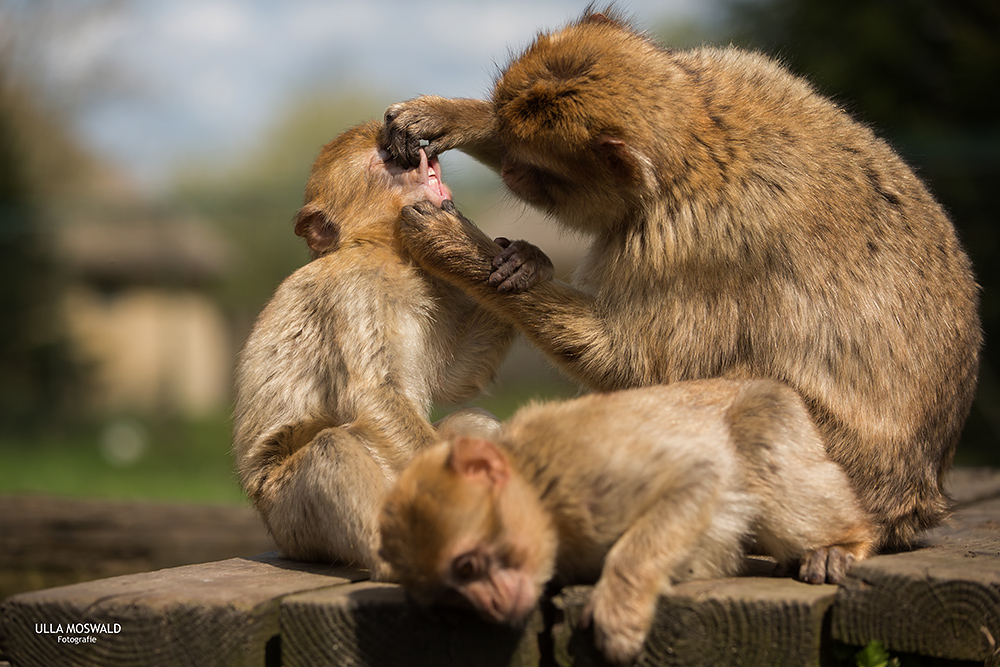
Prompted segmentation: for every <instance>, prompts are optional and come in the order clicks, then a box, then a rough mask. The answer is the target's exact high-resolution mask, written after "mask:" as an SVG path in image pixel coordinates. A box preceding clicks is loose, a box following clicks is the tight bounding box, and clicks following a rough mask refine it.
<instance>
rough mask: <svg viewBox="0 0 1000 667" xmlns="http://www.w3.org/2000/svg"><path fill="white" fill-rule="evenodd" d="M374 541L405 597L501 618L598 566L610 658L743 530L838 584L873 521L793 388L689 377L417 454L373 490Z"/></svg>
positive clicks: (733, 546) (595, 611)
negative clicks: (382, 499)
mask: <svg viewBox="0 0 1000 667" xmlns="http://www.w3.org/2000/svg"><path fill="white" fill-rule="evenodd" d="M381 533H382V554H383V555H384V557H385V559H386V561H387V562H388V563H389V564H390V566H392V568H393V569H394V571H395V574H396V575H397V576H398V578H399V580H400V581H401V583H402V584H403V586H404V587H405V588H406V589H407V590H409V591H410V592H412V593H413V594H414V597H416V598H417V599H419V600H424V601H434V600H437V599H441V598H442V597H444V596H447V594H448V593H449V592H457V593H459V594H460V595H461V596H462V597H464V598H465V599H466V600H467V601H468V602H469V603H470V604H471V605H472V606H473V607H474V608H475V609H476V610H477V611H478V612H479V613H480V614H482V615H483V616H485V617H486V618H488V619H491V620H494V621H498V622H517V621H518V620H520V619H522V618H524V617H525V616H527V615H528V613H529V612H531V610H533V609H534V608H535V605H536V603H537V601H538V598H539V596H540V595H541V592H542V590H543V588H544V586H545V583H546V582H547V581H548V580H549V579H550V578H551V577H552V576H553V575H555V577H556V580H557V581H559V582H561V583H574V582H585V583H592V582H594V581H597V580H598V578H599V581H597V586H596V587H595V588H594V591H593V593H592V596H591V599H590V601H589V603H588V606H587V609H588V611H587V615H589V616H590V617H592V620H593V626H594V631H595V637H596V640H597V644H598V647H599V648H600V649H601V650H602V651H603V652H604V653H605V655H606V656H607V657H608V658H610V659H612V660H613V661H616V662H620V661H624V660H628V659H631V658H633V657H635V655H636V654H637V653H638V652H639V649H640V647H641V646H642V643H643V640H644V638H645V636H646V634H647V632H648V631H649V628H650V626H651V624H652V622H653V616H654V613H655V610H656V601H657V598H658V597H659V595H660V594H661V593H662V592H664V590H665V589H666V588H668V587H669V585H670V584H671V583H673V582H678V581H682V580H685V579H692V578H704V577H718V576H727V575H732V574H734V573H735V572H737V571H738V569H739V565H740V563H741V561H742V559H741V555H742V553H743V544H744V540H745V539H746V538H747V537H748V536H749V535H750V534H751V533H752V534H753V536H754V537H755V538H756V540H757V542H758V546H759V548H761V549H762V550H763V551H764V552H765V553H768V554H771V555H773V556H774V557H775V558H777V559H778V560H779V561H780V562H783V563H790V562H794V561H797V560H799V559H801V560H802V565H801V570H800V577H801V578H802V579H805V580H807V581H811V582H813V583H822V582H823V581H824V580H827V581H831V582H836V581H838V580H839V579H840V578H841V577H842V576H843V575H844V570H845V568H846V566H847V565H849V564H850V562H851V561H852V560H854V559H860V558H864V557H865V556H866V555H868V553H869V552H870V550H871V548H872V538H873V534H874V531H873V530H872V529H871V525H870V523H869V521H868V518H867V517H866V516H865V513H864V512H863V511H862V510H861V509H860V507H859V505H858V499H857V498H856V496H855V495H854V492H853V490H852V489H851V485H850V483H849V482H848V479H847V476H846V475H845V474H844V471H843V470H841V469H840V467H838V466H837V465H836V464H835V463H833V462H832V461H830V459H829V458H828V457H827V455H826V453H825V452H824V451H823V442H822V439H821V437H820V435H819V433H818V432H817V430H816V426H815V425H814V424H813V422H812V420H811V418H810V416H809V413H808V411H807V410H806V407H805V405H803V403H802V399H801V398H800V397H799V396H798V395H797V394H796V393H795V392H794V391H793V390H792V389H790V388H789V387H787V386H785V385H782V384H780V383H778V382H774V381H771V380H756V381H747V382H733V381H727V380H700V381H692V382H678V383H674V384H672V385H669V386H660V387H647V388H643V389H633V390H630V391H623V392H614V393H610V394H592V395H590V396H585V397H583V398H579V399H576V400H574V401H569V402H565V403H550V404H543V405H535V406H531V407H528V408H524V409H522V410H520V411H518V412H517V414H515V415H514V417H512V418H511V419H510V421H508V422H506V423H504V425H503V427H502V429H501V430H500V432H499V433H498V434H497V435H495V436H491V437H486V438H482V437H458V438H452V439H450V440H446V441H445V442H443V443H442V444H440V445H436V446H434V447H432V448H430V449H427V450H425V451H423V452H421V453H419V454H417V455H416V456H415V457H414V458H413V461H412V462H411V463H410V465H409V466H408V467H407V468H406V469H405V470H404V471H403V473H402V474H401V475H400V477H399V481H398V483H397V485H396V487H395V488H394V489H393V490H392V491H390V492H389V495H388V496H387V497H386V504H385V507H384V509H383V511H382V517H381Z"/></svg>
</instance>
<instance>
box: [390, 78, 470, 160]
mask: <svg viewBox="0 0 1000 667" xmlns="http://www.w3.org/2000/svg"><path fill="white" fill-rule="evenodd" d="M447 102H448V100H447V99H445V98H443V97H438V96H436V95H424V96H422V97H417V98H415V99H412V100H407V101H406V102H398V103H396V104H393V105H392V106H390V107H389V108H388V109H386V111H385V127H384V129H383V134H382V140H381V141H380V143H381V144H382V147H383V148H385V149H386V150H387V151H389V152H390V153H391V154H392V156H393V158H394V159H395V161H396V163H397V164H399V165H400V166H402V167H416V166H417V165H419V164H420V149H421V148H423V149H424V152H425V153H427V158H428V159H430V158H432V157H434V156H435V155H437V154H438V153H440V152H442V151H444V150H447V149H448V148H452V146H449V145H447V144H446V143H445V135H446V133H447V129H448V127H447V123H444V122H443V121H444V120H445V119H444V118H443V117H442V114H440V113H436V109H437V108H438V107H439V106H441V105H442V104H443V103H447ZM421 143H423V144H424V145H421Z"/></svg>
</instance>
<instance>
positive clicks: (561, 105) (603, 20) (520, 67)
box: [491, 12, 669, 231]
mask: <svg viewBox="0 0 1000 667" xmlns="http://www.w3.org/2000/svg"><path fill="white" fill-rule="evenodd" d="M609 16H611V18H609ZM655 49H656V47H655V46H654V45H653V44H652V43H651V42H649V41H648V40H646V39H645V38H643V37H640V36H639V35H637V34H636V33H635V32H634V31H632V30H630V29H629V28H628V27H627V26H626V25H625V24H624V23H623V22H621V20H620V19H619V18H617V17H616V16H615V15H614V14H613V13H612V14H609V15H606V14H600V13H590V12H588V13H587V14H586V15H584V17H583V18H582V19H581V20H580V21H578V22H576V23H574V24H571V25H570V26H568V27H566V28H564V29H562V30H560V31H558V32H555V33H547V34H546V33H543V34H541V35H539V36H538V38H537V39H536V40H535V42H534V43H533V44H531V46H529V47H528V48H527V50H526V51H525V52H524V53H523V54H521V55H520V56H519V57H518V58H516V59H515V60H513V61H512V62H511V63H510V65H509V66H508V67H507V68H506V69H505V70H504V71H503V72H502V73H501V75H500V77H499V78H498V80H497V81H496V84H495V86H494V90H493V94H492V97H491V102H492V104H493V109H494V119H495V123H496V132H497V135H498V136H499V138H500V140H501V142H502V144H503V147H504V152H503V154H502V157H501V165H500V166H501V169H500V175H501V177H502V178H503V180H504V183H505V184H506V185H507V187H508V188H510V190H511V191H512V192H513V193H514V194H515V195H517V196H518V197H520V198H521V199H523V200H525V201H527V202H528V203H529V204H532V205H534V206H537V207H539V208H541V209H542V210H544V211H546V212H548V213H550V214H551V215H553V216H555V217H557V218H559V219H560V220H561V221H563V222H564V223H566V224H569V225H572V226H575V227H579V228H582V229H583V230H584V231H594V230H598V229H602V228H606V227H607V226H608V224H609V221H614V220H621V219H623V218H625V217H627V216H629V215H630V214H632V213H633V212H634V211H635V210H637V209H639V208H641V206H642V205H643V203H644V202H646V201H648V200H650V199H651V198H652V197H654V196H655V195H656V193H657V191H658V176H657V173H658V172H657V169H656V168H655V167H654V163H653V161H652V160H651V156H650V150H649V149H650V147H651V146H652V144H653V141H654V139H653V138H654V132H653V128H652V126H651V125H650V118H649V116H650V115H653V114H656V115H659V116H661V117H662V115H663V114H664V113H667V114H669V110H667V111H664V110H661V109H659V108H657V109H651V108H650V103H649V101H648V100H644V99H643V98H644V97H647V98H648V97H650V96H651V95H652V93H651V92H650V91H645V90H639V89H637V88H636V86H635V85H633V84H632V83H630V82H635V81H643V85H644V86H645V85H648V83H647V82H648V81H651V80H655V79H653V78H652V77H650V76H649V75H648V73H647V72H642V71H631V70H633V69H635V63H636V62H639V63H642V61H643V58H642V55H643V54H644V53H645V52H650V54H652V52H654V51H655ZM637 55H638V56H639V57H638V58H637V57H636V56H637ZM650 60H651V61H652V59H650ZM639 69H640V70H641V69H642V68H641V67H640V68H639ZM640 88H641V87H640Z"/></svg>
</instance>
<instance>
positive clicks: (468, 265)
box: [399, 200, 498, 287]
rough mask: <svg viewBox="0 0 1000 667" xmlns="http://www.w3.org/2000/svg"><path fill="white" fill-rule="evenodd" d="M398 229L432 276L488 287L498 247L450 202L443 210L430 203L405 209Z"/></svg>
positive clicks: (460, 285) (458, 282)
mask: <svg viewBox="0 0 1000 667" xmlns="http://www.w3.org/2000/svg"><path fill="white" fill-rule="evenodd" d="M399 230H400V235H401V236H402V240H403V244H404V245H405V246H406V249H407V251H408V252H409V254H410V256H411V257H413V259H415V260H416V261H417V263H419V264H420V266H421V267H422V268H423V269H424V270H425V271H427V272H428V273H430V274H431V275H434V276H437V277H438V278H443V279H444V280H447V281H448V282H451V283H455V284H457V285H458V286H459V287H464V286H466V285H468V286H472V285H475V286H480V285H486V283H487V281H488V280H489V277H490V274H491V273H492V272H493V258H494V257H495V256H496V255H497V253H498V246H497V244H496V243H494V242H493V241H492V240H490V238H489V237H488V236H486V235H485V234H483V232H482V231H481V230H480V229H479V228H478V227H476V226H475V225H474V224H473V223H472V222H471V221H470V220H468V219H467V218H466V217H465V216H463V215H462V214H461V213H459V212H458V210H457V209H456V208H455V204H454V203H453V202H452V201H451V200H445V202H444V203H443V204H442V205H441V208H438V207H437V206H435V205H434V204H433V203H432V202H429V201H422V202H417V203H416V204H414V205H412V206H406V207H405V208H403V210H402V213H401V215H400V222H399Z"/></svg>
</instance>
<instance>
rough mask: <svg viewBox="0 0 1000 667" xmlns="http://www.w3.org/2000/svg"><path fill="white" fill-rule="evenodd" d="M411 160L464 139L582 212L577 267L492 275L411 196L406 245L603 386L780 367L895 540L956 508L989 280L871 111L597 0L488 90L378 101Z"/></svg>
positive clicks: (568, 222)
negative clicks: (952, 494) (677, 40)
mask: <svg viewBox="0 0 1000 667" xmlns="http://www.w3.org/2000/svg"><path fill="white" fill-rule="evenodd" d="M385 118H386V123H387V137H386V138H387V143H386V145H387V147H388V148H389V150H390V151H391V152H392V153H393V154H394V155H396V157H397V159H398V160H399V161H400V162H402V163H409V162H412V161H413V160H415V159H416V157H417V153H416V146H417V144H418V142H419V140H421V139H424V140H426V141H427V143H428V146H427V151H428V154H437V153H439V152H441V151H444V150H448V149H452V148H458V149H460V150H463V151H465V152H467V153H469V154H470V155H472V156H473V157H475V158H476V159H478V160H480V161H482V162H483V163H485V164H487V165H488V166H490V167H492V168H494V169H495V170H496V171H498V172H499V173H500V175H501V177H502V179H503V181H504V183H505V184H506V185H507V187H508V188H509V189H510V190H511V191H512V192H513V193H514V194H515V195H516V196H518V197H520V198H521V199H523V200H524V201H526V202H528V203H530V204H532V205H534V206H537V207H539V208H540V209H542V210H544V211H546V212H548V213H549V214H550V215H552V216H553V217H554V218H555V219H556V220H557V221H558V222H559V223H560V224H562V225H565V226H566V227H568V228H572V229H574V230H578V231H580V232H583V233H586V234H587V235H589V236H590V237H591V239H592V244H591V247H590V251H589V253H588V255H587V256H586V257H585V259H584V260H583V261H582V263H581V265H580V266H579V267H578V269H577V272H576V275H575V277H574V285H573V286H569V285H566V284H564V283H561V282H559V281H554V280H552V281H543V282H541V283H539V284H538V285H535V286H534V287H532V288H531V289H530V290H527V291H525V292H523V293H517V294H513V293H502V292H498V291H497V290H496V289H495V288H494V286H493V285H492V284H491V277H492V281H493V282H495V281H496V280H497V279H499V278H502V277H503V275H504V272H505V269H504V267H503V262H502V259H503V258H502V256H501V258H500V260H501V261H499V262H498V265H499V267H498V268H497V269H495V267H494V254H493V253H492V246H491V245H488V244H487V242H488V239H486V240H485V241H484V240H483V238H482V237H480V236H475V235H473V234H472V233H470V232H471V229H470V226H469V225H468V224H467V223H466V222H465V221H463V220H462V219H461V218H460V217H459V216H457V215H455V214H454V213H452V212H449V211H442V210H440V209H438V208H436V207H433V206H428V205H425V204H418V205H416V206H414V207H411V208H409V209H407V210H406V211H405V212H404V215H403V222H402V230H403V234H402V238H403V242H404V244H405V246H406V248H407V249H408V250H409V251H410V253H411V254H412V256H413V257H414V258H415V259H416V260H417V261H418V262H419V263H420V265H421V266H422V267H423V268H424V269H425V270H427V271H428V272H429V273H432V274H433V275H436V276H438V277H441V278H443V279H445V280H447V281H449V282H450V283H451V284H454V285H457V286H458V287H460V288H461V289H462V290H463V291H464V292H466V293H467V294H469V295H471V296H473V297H474V298H475V299H476V300H477V301H478V302H479V303H480V304H481V305H483V306H484V307H486V308H487V309H489V310H490V311H491V312H493V313H495V314H496V315H498V316H501V317H504V318H506V319H508V320H509V321H511V322H513V323H514V324H515V325H516V326H517V328H518V329H519V330H521V331H522V332H523V333H524V334H525V335H526V337H527V338H528V339H529V340H530V341H531V342H532V343H534V344H535V345H536V346H537V347H539V348H540V349H541V350H542V351H544V352H545V353H546V355H547V356H548V357H549V358H550V359H552V360H553V361H554V362H555V363H556V364H557V365H558V366H559V367H561V368H562V369H563V370H564V371H566V372H567V373H568V374H569V375H571V376H572V377H573V378H575V379H577V380H578V381H579V382H580V383H581V384H583V385H584V386H585V387H587V388H589V389H591V390H597V391H609V390H615V389H623V388H630V387H639V386H647V385H652V384H659V383H669V382H677V381H681V380H692V379H700V378H718V377H721V378H730V379H751V378H773V379H775V380H778V381H781V382H784V383H786V384H788V385H789V386H791V387H792V388H793V389H795V390H796V391H797V392H798V393H799V394H800V395H801V396H802V398H803V399H804V401H805V404H806V405H807V406H808V408H809V411H810V413H811V414H812V417H813V419H814V420H815V422H816V425H817V426H818V428H819V430H820V432H821V433H822V435H823V439H824V442H825V444H826V448H827V452H828V453H829V456H830V457H831V458H832V459H833V460H834V461H836V462H837V463H839V464H840V465H841V466H843V467H844V469H845V470H846V471H847V473H848V475H849V477H850V478H851V481H852V483H853V485H854V487H855V489H856V492H857V494H858V496H859V497H860V499H861V502H862V504H863V506H864V507H865V508H866V509H867V510H868V511H869V512H870V513H871V515H872V517H873V519H874V521H875V522H876V525H877V534H878V542H879V544H880V545H881V546H882V547H886V548H902V547H906V546H907V545H909V544H911V543H912V542H913V540H914V538H915V536H916V535H917V533H918V532H919V531H921V530H923V529H925V528H928V527H930V526H934V525H936V524H938V523H939V522H940V521H941V520H942V518H943V517H944V516H945V515H946V512H947V505H948V502H947V498H946V497H945V495H944V493H943V490H942V481H943V478H944V475H945V473H946V471H947V470H948V468H949V466H950V465H951V461H952V458H953V455H954V451H955V447H956V445H957V443H958V439H959V434H960V432H961V429H962V426H963V424H964V421H965V418H966V416H967V414H968V412H969V408H970V405H971V403H972V399H973V396H974V394H975V387H976V379H977V373H978V365H979V350H980V346H981V342H982V334H981V328H980V323H979V316H978V312H977V311H978V287H977V285H976V283H975V279H974V277H973V273H972V268H971V265H970V262H969V260H968V258H967V256H966V254H965V253H964V251H963V250H962V248H961V245H960V243H959V240H958V238H957V235H956V233H955V229H954V228H953V226H952V224H951V222H950V221H949V219H948V217H947V215H946V214H945V212H944V211H943V210H942V208H941V207H940V206H939V205H938V203H937V202H936V201H934V199H933V197H932V196H931V195H930V193H929V192H928V191H927V189H926V188H925V187H924V185H923V184H922V183H921V182H920V180H919V179H918V178H917V177H916V176H915V175H914V174H913V172H912V171H911V170H910V168H909V167H907V165H906V164H904V163H903V161H902V160H901V159H900V158H899V157H898V156H897V155H896V154H895V153H894V152H893V151H892V150H891V149H890V147H889V146H888V145H887V144H886V143H885V142H883V141H882V140H880V139H878V138H877V137H876V136H875V135H874V134H873V133H872V132H871V131H870V130H869V129H868V128H867V127H865V126H864V125H862V124H860V123H858V122H855V121H854V120H853V119H851V118H850V117H849V116H848V115H847V114H846V113H845V112H844V111H843V110H842V109H841V108H839V107H838V106H837V105H836V104H834V103H832V102H831V101H829V100H827V99H826V98H824V97H822V96H821V95H819V94H818V93H817V92H816V91H815V90H814V89H813V87H812V86H811V85H809V84H808V83H807V82H805V81H804V80H802V79H801V78H798V77H796V76H794V75H792V74H790V73H789V72H788V71H787V70H786V69H784V68H783V67H782V66H781V65H779V64H777V63H775V62H773V61H771V60H769V59H767V58H765V57H763V56H760V55H757V54H753V53H747V52H744V51H740V50H738V49H734V48H723V49H717V48H701V49H695V50H690V51H682V50H670V49H664V48H661V47H660V46H658V45H656V44H655V43H653V42H652V41H651V40H650V39H648V38H646V37H645V36H643V35H641V34H639V33H638V32H636V31H635V30H633V29H632V28H630V27H629V26H628V25H626V24H625V23H624V22H623V21H621V20H619V19H618V18H617V17H615V16H614V15H613V14H612V15H605V14H599V13H593V12H590V11H588V12H587V13H586V14H585V15H584V16H583V18H581V19H580V20H579V21H577V22H574V23H572V24H571V25H569V26H568V27H566V28H565V29H563V30H559V31H556V32H553V33H543V34H541V35H539V36H538V38H537V39H536V40H535V41H534V43H532V44H531V45H530V46H529V47H528V48H527V49H526V50H525V51H524V52H523V53H522V54H520V55H519V56H517V57H516V58H514V59H513V60H512V62H511V63H510V64H509V65H508V66H507V68H506V69H504V70H503V71H502V72H501V73H500V75H499V77H498V79H497V81H496V85H495V87H494V90H493V94H492V96H491V99H490V100H488V101H484V100H471V99H456V100H449V99H444V98H440V97H432V96H427V97H420V98H417V99H414V100H411V101H409V102H403V103H400V104H397V105H393V106H392V107H390V108H389V110H388V111H387V112H386V117H385Z"/></svg>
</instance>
